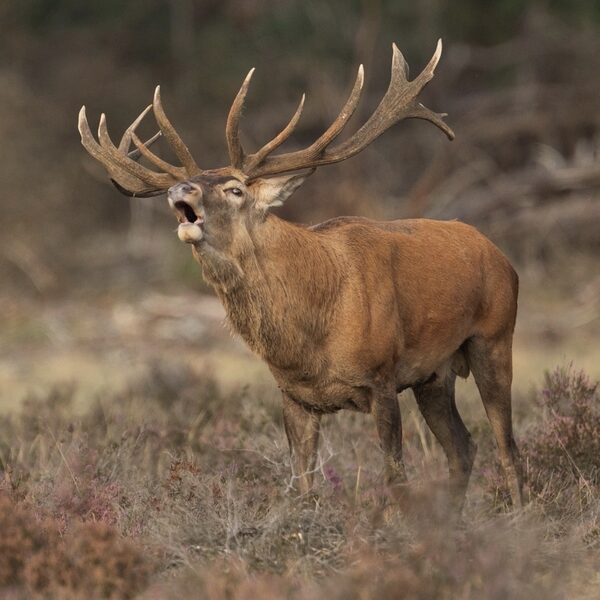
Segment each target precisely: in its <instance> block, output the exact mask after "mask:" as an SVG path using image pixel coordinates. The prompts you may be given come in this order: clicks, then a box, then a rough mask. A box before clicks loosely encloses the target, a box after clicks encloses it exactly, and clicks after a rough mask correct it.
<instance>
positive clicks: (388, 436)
mask: <svg viewBox="0 0 600 600" xmlns="http://www.w3.org/2000/svg"><path fill="white" fill-rule="evenodd" d="M371 412H372V414H373V417H374V419H375V424H376V426H377V434H378V436H379V441H380V444H381V450H382V451H383V457H384V465H385V477H386V483H388V484H391V483H396V484H397V483H405V482H406V471H405V469H404V462H403V461H402V419H401V416H400V406H399V405H398V397H397V395H396V393H395V392H393V393H392V394H391V395H389V396H382V397H378V398H376V399H375V400H374V401H373V405H372V408H371Z"/></svg>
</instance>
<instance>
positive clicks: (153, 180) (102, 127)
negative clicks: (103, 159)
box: [98, 113, 177, 189]
mask: <svg viewBox="0 0 600 600" xmlns="http://www.w3.org/2000/svg"><path fill="white" fill-rule="evenodd" d="M98 139H99V141H100V146H101V147H102V149H103V150H104V151H105V152H106V155H107V156H108V158H109V159H110V160H112V161H113V162H114V163H117V164H118V165H119V166H120V167H121V168H122V169H124V170H125V171H128V172H129V173H130V174H131V175H134V176H135V177H137V178H138V179H140V180H141V181H143V182H145V183H149V184H150V185H153V186H155V187H162V188H164V189H166V188H168V187H170V186H172V185H173V184H174V183H176V182H177V180H176V179H175V178H174V177H173V176H172V175H170V174H168V173H155V172H154V171H151V170H150V169H147V168H146V167H143V166H142V165H140V164H138V163H137V162H135V161H134V160H131V159H130V158H129V156H127V155H126V154H124V153H122V152H119V151H118V149H117V147H116V146H115V145H114V144H113V142H112V140H111V139H110V136H109V134H108V129H107V126H106V116H105V115H104V113H102V115H101V116H100V124H99V125H98Z"/></svg>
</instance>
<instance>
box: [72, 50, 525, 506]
mask: <svg viewBox="0 0 600 600" xmlns="http://www.w3.org/2000/svg"><path fill="white" fill-rule="evenodd" d="M441 52H442V45H441V40H440V41H439V42H438V45H437V49H436V51H435V54H434V55H433V57H432V58H431V60H430V61H429V64H428V65H427V66H426V67H425V69H424V70H423V72H422V73H421V74H420V75H419V76H418V77H416V79H414V80H412V81H409V80H408V66H407V64H406V62H405V60H404V57H403V56H402V54H401V52H400V51H399V50H398V48H397V47H396V46H395V45H394V46H393V56H392V72H391V81H390V85H389V88H388V90H387V92H386V93H385V95H384V97H383V99H382V100H381V102H380V104H379V105H378V107H377V108H376V110H375V111H374V113H373V114H372V115H371V117H370V118H369V119H368V120H367V121H366V122H365V123H364V125H363V126H362V127H360V129H358V130H357V131H356V132H355V133H354V134H353V135H351V136H350V137H349V138H347V139H345V140H344V141H341V142H338V143H336V144H333V142H334V141H335V140H336V138H337V137H338V135H339V134H340V132H341V131H342V129H343V128H344V126H345V125H346V124H347V122H348V120H349V119H350V117H351V116H352V114H353V113H354V111H355V109H356V107H357V105H358V101H359V98H360V94H361V89H362V85H363V68H362V65H361V66H360V67H359V69H358V75H357V77H356V82H355V84H354V87H353V89H352V92H351V93H350V96H349V98H348V100H347V102H346V104H345V105H344V106H343V108H342V110H341V112H340V113H339V116H338V117H337V118H336V119H335V120H334V121H333V123H332V124H331V126H330V127H329V128H328V129H327V130H326V131H325V132H324V133H323V134H322V135H321V137H319V138H318V139H317V140H316V141H315V142H313V143H312V144H311V145H310V146H309V147H308V148H305V149H301V150H296V151H294V152H288V153H281V154H275V155H273V151H274V150H276V149H277V148H278V147H279V146H280V145H281V144H282V143H283V142H285V141H286V140H287V139H288V138H289V137H290V135H291V134H292V132H293V131H294V128H295V127H296V124H297V123H298V120H299V118H300V114H301V112H302V107H303V104H304V96H303V97H302V100H301V101H300V104H299V106H298V109H297V110H296V112H295V114H294V115H293V117H292V118H291V120H290V122H289V123H288V124H287V125H286V127H285V128H284V129H283V130H282V131H281V132H280V133H279V134H278V135H277V136H275V137H274V138H273V139H272V140H271V141H270V142H268V143H267V144H265V145H264V146H263V147H262V148H260V149H259V150H257V151H256V152H254V153H253V154H247V153H246V152H245V150H244V148H243V147H242V144H241V143H240V137H239V123H240V115H241V111H242V106H243V104H244V99H245V97H246V93H247V91H248V86H249V83H250V79H251V77H252V73H253V71H254V69H252V70H251V71H250V72H249V73H248V75H247V77H246V79H245V80H244V83H243V84H242V87H241V89H240V91H239V92H238V94H237V96H236V98H235V100H234V102H233V105H232V107H231V110H230V112H229V117H228V119H227V125H226V138H227V145H228V149H229V157H230V160H231V164H230V165H229V166H226V167H222V168H219V169H210V170H203V169H200V167H198V165H197V164H196V162H195V161H194V159H193V158H192V155H191V154H190V151H189V150H188V148H187V147H186V145H185V144H184V142H183V141H182V139H181V138H180V137H179V135H178V134H177V132H176V131H175V129H174V128H173V126H172V125H171V123H170V121H169V119H168V118H167V116H166V114H165V112H164V109H163V106H162V103H161V98H160V89H159V88H158V87H157V88H156V92H155V95H154V102H153V104H152V105H151V106H148V108H146V110H144V111H143V112H142V114H141V115H140V116H139V117H138V118H137V119H136V120H135V121H134V122H133V123H132V125H131V126H130V127H129V128H128V129H127V130H126V131H125V133H124V135H123V137H122V139H121V142H120V143H119V145H118V146H115V145H114V143H113V142H112V141H111V138H110V137H109V134H108V130H107V126H106V119H105V117H104V115H102V116H101V118H100V124H99V129H98V141H96V140H95V138H94V137H93V135H92V133H91V131H90V127H89V125H88V122H87V118H86V114H85V107H83V108H82V109H81V112H80V114H79V131H80V133H81V141H82V144H83V146H84V147H85V149H86V150H87V151H88V152H89V154H91V155H92V156H93V157H94V158H95V159H96V160H98V161H99V162H100V163H102V165H104V167H105V168H106V170H107V171H108V173H109V175H110V177H111V179H112V180H113V182H114V183H115V185H116V186H117V187H118V188H119V190H120V191H121V192H123V193H125V194H127V195H129V196H153V195H158V194H162V193H164V192H166V191H167V190H168V199H169V204H170V206H171V208H172V209H173V211H174V212H175V215H176V216H177V219H178V221H179V227H178V235H179V238H180V239H181V240H182V241H184V242H187V243H189V244H190V245H191V246H192V252H193V255H194V257H195V259H196V260H197V261H198V263H199V264H200V265H201V266H202V269H203V274H204V278H205V279H206V280H207V281H208V282H209V283H210V284H211V285H212V286H213V287H214V289H215V291H216V293H217V295H218V296H219V298H220V299H221V301H222V303H223V305H224V306H225V310H226V312H227V317H228V319H229V321H230V323H231V325H232V326H233V328H234V329H235V331H237V332H238V333H239V334H240V335H241V336H242V338H243V339H244V340H245V341H246V342H247V343H248V345H249V346H250V347H251V348H252V350H253V351H254V352H256V353H257V354H258V355H259V356H261V357H262V358H263V359H264V360H265V361H266V362H267V364H268V366H269V369H270V370H271V372H272V373H273V376H274V377H275V379H276V381H277V383H278V385H279V387H280V388H281V390H282V392H283V415H284V422H285V431H286V434H287V437H288V441H289V444H290V452H291V456H292V468H293V474H294V478H295V479H296V480H297V483H298V489H299V491H300V492H301V493H303V494H306V493H308V492H309V491H310V489H311V487H312V483H313V473H314V470H315V464H316V456H317V445H318V439H319V421H320V418H321V415H323V414H325V413H332V412H335V411H338V410H340V409H344V408H348V409H352V410H358V411H361V412H364V413H371V414H372V415H373V416H374V418H375V423H376V427H377V432H378V435H379V438H380V442H381V447H382V450H383V454H384V457H385V466H386V473H387V477H388V479H389V480H390V481H396V482H398V481H403V480H404V478H405V475H404V466H403V463H402V425H401V419H400V411H399V406H398V400H397V394H398V393H399V392H400V391H401V390H404V389H406V388H412V390H413V392H414V395H415V397H416V399H417V404H418V406H419V409H420V410H421V413H422V414H423V417H424V418H425V421H426V422H427V424H428V426H429V427H430V428H431V430H432V432H433V434H434V435H435V437H436V438H437V439H438V441H439V442H440V444H441V446H442V448H443V450H444V452H445V454H446V456H447V458H448V465H449V471H450V489H451V495H452V498H453V503H454V504H455V505H456V507H457V508H458V509H459V510H460V508H461V507H462V504H463V502H464V497H465V493H466V489H467V485H468V481H469V477H470V474H471V469H472V465H473V460H474V457H475V452H476V445H475V444H474V443H473V441H472V440H471V436H470V434H469V432H468V430H467V429H466V427H465V425H464V423H463V421H462V419H461V417H460V415H459V413H458V410H457V408H456V403H455V396H454V384H455V379H456V376H457V375H459V376H461V377H467V376H468V375H469V372H472V373H473V376H474V377H475V381H476V383H477V386H478V388H479V392H480V395H481V399H482V401H483V404H484V406H485V409H486V411H487V415H488V418H489V421H490V423H491V427H492V430H493V433H494V435H495V438H496V442H497V445H498V450H499V455H500V459H501V462H502V466H503V468H504V472H505V475H506V479H507V482H508V485H509V489H510V492H511V496H512V501H513V504H514V505H515V506H520V505H521V481H520V470H519V457H518V451H517V447H516V445H515V441H514V439H513V433H512V418H511V380H512V357H511V346H512V336H513V329H514V325H515V318H516V311H517V287H518V279H517V275H516V273H515V271H514V270H513V268H512V267H511V265H510V263H509V262H508V260H507V259H506V257H505V256H504V255H503V254H502V253H501V252H500V251H499V250H498V248H496V247H495V246H494V245H493V244H492V243H491V242H490V241H489V240H488V239H487V238H485V237H484V236H483V235H482V234H480V233H479V232H478V231H477V230H475V229H474V228H473V227H470V226H468V225H465V224H463V223H459V222H455V221H453V222H442V221H433V220H428V219H409V220H398V221H390V222H376V221H371V220H368V219H365V218H359V217H341V218H336V219H332V220H330V221H326V222H325V223H321V224H320V225H316V226H314V227H307V226H303V225H297V224H294V223H289V222H287V221H284V220H282V219H280V218H279V217H277V216H275V215H274V214H272V212H271V208H273V207H275V206H279V205H281V204H282V203H283V202H284V201H285V200H287V199H288V198H289V196H291V194H292V193H293V192H294V191H295V190H296V189H297V188H298V187H300V185H302V183H303V182H304V180H305V179H306V178H307V176H308V175H310V174H311V173H312V172H313V171H314V170H315V169H316V168H318V167H321V166H323V165H328V164H331V163H336V162H340V161H342V160H346V159H347V158H350V157H352V156H354V155H355V154H358V153H359V152H361V151H362V150H363V149H364V148H366V147H367V146H368V145H369V144H370V143H371V142H372V141H373V140H375V139H376V138H377V137H378V136H379V135H381V134H382V133H383V132H384V131H386V130H387V129H388V128H390V127H391V126H392V125H394V124H395V123H397V122H398V121H401V120H403V119H409V118H418V119H425V120H427V121H430V122H432V123H433V124H434V125H436V126H437V127H439V128H440V129H441V130H442V131H443V132H444V133H445V134H446V135H447V136H448V138H450V139H453V137H454V134H453V132H452V130H451V129H450V128H449V127H448V125H446V123H445V122H444V121H443V119H442V118H443V117H444V116H445V115H443V114H437V113H434V112H432V111H431V110H429V109H428V108H426V107H425V106H423V105H422V104H420V103H419V102H418V101H417V96H418V94H419V93H420V91H421V90H422V89H423V87H424V86H425V85H426V84H427V83H428V82H429V81H430V80H431V79H432V77H433V74H434V70H435V67H436V65H437V63H438V61H439V59H440V56H441ZM151 108H152V109H153V112H154V116H155V118H156V121H157V123H158V126H159V129H160V131H159V132H158V134H157V135H156V136H154V138H152V139H150V140H148V142H145V143H142V142H141V141H140V139H139V138H138V137H137V136H136V133H135V130H136V127H137V126H138V124H139V123H140V121H141V120H142V118H143V117H144V116H145V115H146V113H147V112H148V111H149V110H150V109H151ZM160 135H162V136H164V138H165V139H166V140H167V142H168V143H169V144H170V146H171V147H172V149H173V151H174V154H175V155H176V157H177V159H178V160H179V161H180V162H181V165H180V166H175V165H172V164H169V163H167V162H166V161H164V160H163V159H161V158H160V157H158V156H157V155H156V154H155V153H154V152H152V151H151V150H150V149H149V146H150V144H151V143H152V142H153V141H154V140H155V139H156V138H157V136H160ZM131 143H133V144H134V146H135V149H134V150H132V151H130V146H131ZM140 157H143V158H145V159H146V160H147V161H149V163H151V164H152V165H154V166H155V167H156V168H157V169H158V171H155V170H151V169H149V168H146V167H144V166H142V165H140V164H139V162H138V158H140Z"/></svg>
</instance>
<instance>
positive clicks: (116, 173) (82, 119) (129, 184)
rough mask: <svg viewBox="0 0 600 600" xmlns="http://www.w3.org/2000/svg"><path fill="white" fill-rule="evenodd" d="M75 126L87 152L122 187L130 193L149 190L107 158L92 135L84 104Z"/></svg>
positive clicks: (141, 192) (140, 192) (141, 182)
mask: <svg viewBox="0 0 600 600" xmlns="http://www.w3.org/2000/svg"><path fill="white" fill-rule="evenodd" d="M77 128H78V129H79V134H80V135H81V143H82V145H83V147H84V148H85V149H86V150H87V151H88V153H89V154H90V155H91V156H92V157H93V158H95V159H96V160H97V161H98V162H99V163H101V164H102V165H104V167H105V168H106V170H107V171H108V173H109V175H110V176H111V177H112V179H113V180H114V181H116V182H118V184H119V185H120V186H121V187H122V188H126V189H127V190H129V191H130V192H131V193H132V194H136V195H137V194H143V193H146V192H148V191H150V190H149V188H148V187H147V186H146V185H145V184H144V182H143V181H141V180H140V179H138V178H137V177H134V176H133V175H131V173H129V172H127V171H125V170H124V169H123V168H121V166H120V165H119V164H115V163H114V162H113V161H112V160H111V159H109V158H108V156H107V154H106V152H105V151H104V149H103V148H102V147H101V146H100V144H98V142H97V141H96V140H95V138H94V136H93V135H92V130H91V129H90V125H89V123H88V120H87V116H86V113H85V106H82V107H81V110H80V111H79V118H78V120H77Z"/></svg>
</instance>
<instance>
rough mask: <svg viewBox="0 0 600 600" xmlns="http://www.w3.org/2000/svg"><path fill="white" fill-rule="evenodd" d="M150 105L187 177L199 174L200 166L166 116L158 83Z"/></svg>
mask: <svg viewBox="0 0 600 600" xmlns="http://www.w3.org/2000/svg"><path fill="white" fill-rule="evenodd" d="M152 107H153V109H154V117H155V118H156V122H157V123H158V126H159V127H160V130H161V131H162V133H163V135H164V136H165V138H166V140H167V142H169V145H170V146H171V148H173V152H175V155H176V156H177V158H178V159H179V160H180V161H181V164H182V165H183V166H184V167H185V170H186V171H187V174H188V177H193V176H194V175H198V174H200V173H201V169H200V167H199V166H198V165H197V164H196V161H195V160H194V158H193V157H192V154H191V153H190V151H189V150H188V147H187V146H186V145H185V143H184V142H183V140H182V139H181V137H180V136H179V134H178V133H177V131H175V128H174V127H173V125H171V121H169V119H168V118H167V115H166V113H165V110H164V108H163V105H162V101H161V98H160V85H157V86H156V89H155V90H154V102H153V103H152Z"/></svg>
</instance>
